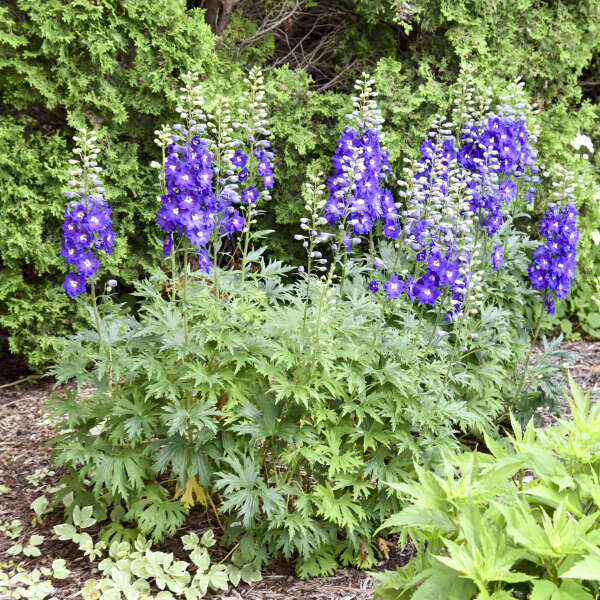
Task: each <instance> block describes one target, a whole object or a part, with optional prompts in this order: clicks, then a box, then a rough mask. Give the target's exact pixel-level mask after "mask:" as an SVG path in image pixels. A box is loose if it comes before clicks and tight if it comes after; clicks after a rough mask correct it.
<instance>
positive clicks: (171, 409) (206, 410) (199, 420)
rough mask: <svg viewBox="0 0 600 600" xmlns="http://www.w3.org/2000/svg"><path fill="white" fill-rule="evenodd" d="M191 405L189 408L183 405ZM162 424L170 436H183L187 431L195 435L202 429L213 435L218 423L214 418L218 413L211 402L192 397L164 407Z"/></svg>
mask: <svg viewBox="0 0 600 600" xmlns="http://www.w3.org/2000/svg"><path fill="white" fill-rule="evenodd" d="M188 402H189V404H190V405H191V406H190V407H189V408H188V407H187V406H184V403H185V404H187V403H188ZM163 412H164V413H166V415H165V416H164V417H163V418H164V423H165V425H166V426H167V432H168V434H169V435H170V436H176V435H179V436H183V435H185V434H186V433H187V432H189V431H193V432H194V433H197V432H198V431H202V430H203V429H206V430H208V431H209V432H212V433H215V432H216V431H217V423H218V421H217V420H216V419H215V418H214V417H216V416H217V414H218V411H217V409H216V407H215V404H214V402H213V401H211V400H203V399H201V398H197V397H193V398H190V399H189V400H187V401H182V400H176V401H175V402H173V403H171V404H169V405H167V406H165V407H164V408H163Z"/></svg>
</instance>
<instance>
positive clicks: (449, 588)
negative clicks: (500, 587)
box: [403, 565, 477, 600]
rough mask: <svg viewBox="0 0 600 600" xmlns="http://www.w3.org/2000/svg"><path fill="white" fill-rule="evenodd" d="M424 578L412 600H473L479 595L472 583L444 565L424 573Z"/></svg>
mask: <svg viewBox="0 0 600 600" xmlns="http://www.w3.org/2000/svg"><path fill="white" fill-rule="evenodd" d="M422 577H423V579H424V581H423V583H422V584H421V585H420V586H419V587H418V588H417V590H416V591H415V592H414V594H412V596H410V598H411V600H432V599H433V598H435V599H436V600H437V599H438V598H439V599H440V600H471V598H473V596H475V594H476V593H477V586H476V585H475V584H474V583H473V582H472V581H469V580H468V579H465V578H464V577H461V576H460V574H459V573H457V572H456V571H455V570H453V569H450V568H448V567H446V566H444V565H436V566H435V567H433V568H431V569H428V570H426V571H424V572H423V574H422ZM403 597H404V596H403Z"/></svg>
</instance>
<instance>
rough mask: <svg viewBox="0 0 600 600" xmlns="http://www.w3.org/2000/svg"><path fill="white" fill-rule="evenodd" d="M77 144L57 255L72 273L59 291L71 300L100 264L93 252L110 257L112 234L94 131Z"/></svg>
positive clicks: (109, 212) (70, 173) (76, 140)
mask: <svg viewBox="0 0 600 600" xmlns="http://www.w3.org/2000/svg"><path fill="white" fill-rule="evenodd" d="M73 139H74V141H75V142H76V143H77V144H78V146H77V147H76V148H74V149H73V153H74V154H75V156H76V157H77V158H75V159H71V160H69V163H70V164H71V166H72V168H71V170H70V171H69V175H70V177H71V179H70V180H69V186H70V187H71V188H72V189H71V190H70V191H68V192H66V194H65V195H66V197H67V198H68V199H69V200H70V201H69V203H68V204H67V206H66V207H65V219H64V223H63V228H62V230H63V235H62V246H61V250H60V255H61V256H62V257H63V258H64V259H65V262H66V264H67V265H71V267H72V269H73V270H71V271H69V273H67V275H66V277H65V281H64V282H63V284H62V288H63V289H64V290H65V292H66V293H67V294H68V295H69V296H70V297H71V298H74V297H75V296H77V295H78V294H80V293H82V292H85V289H86V281H87V279H88V278H90V277H92V276H93V275H94V273H95V272H96V270H97V269H98V267H99V266H100V261H99V260H98V259H97V258H96V256H95V255H94V251H99V252H105V253H106V254H108V255H110V253H111V248H112V247H113V245H114V237H115V234H114V232H113V231H112V229H111V213H112V211H111V209H110V208H109V207H108V204H107V203H106V200H105V199H104V187H103V186H102V183H101V182H100V179H99V178H98V173H101V172H102V168H101V167H100V166H99V164H98V160H97V159H98V154H99V153H100V149H99V148H98V146H97V145H96V142H97V137H96V133H95V132H94V131H90V132H88V131H86V130H85V129H84V130H82V132H81V135H80V136H75V137H74V138H73Z"/></svg>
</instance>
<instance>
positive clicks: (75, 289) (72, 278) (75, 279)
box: [61, 271, 85, 298]
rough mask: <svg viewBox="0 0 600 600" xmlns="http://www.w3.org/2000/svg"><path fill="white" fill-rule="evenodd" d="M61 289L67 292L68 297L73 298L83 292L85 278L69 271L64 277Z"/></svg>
mask: <svg viewBox="0 0 600 600" xmlns="http://www.w3.org/2000/svg"><path fill="white" fill-rule="evenodd" d="M61 287H62V289H63V290H65V292H67V294H68V295H69V297H71V298H75V296H77V295H78V294H83V293H84V292H85V278H84V277H82V276H81V275H77V273H73V272H72V271H70V272H69V273H67V274H66V275H65V280H64V282H63V284H62V286H61Z"/></svg>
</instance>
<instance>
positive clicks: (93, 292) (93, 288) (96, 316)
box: [90, 283, 103, 344]
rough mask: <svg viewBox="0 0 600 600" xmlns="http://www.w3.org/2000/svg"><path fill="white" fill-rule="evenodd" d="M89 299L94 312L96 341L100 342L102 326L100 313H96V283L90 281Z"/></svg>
mask: <svg viewBox="0 0 600 600" xmlns="http://www.w3.org/2000/svg"><path fill="white" fill-rule="evenodd" d="M90 301H91V305H92V310H93V312H94V319H95V321H96V330H97V331H98V341H99V342H100V344H102V343H103V341H102V328H101V327H100V314H99V313H98V303H97V302H96V284H95V283H92V284H91V285H90Z"/></svg>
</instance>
